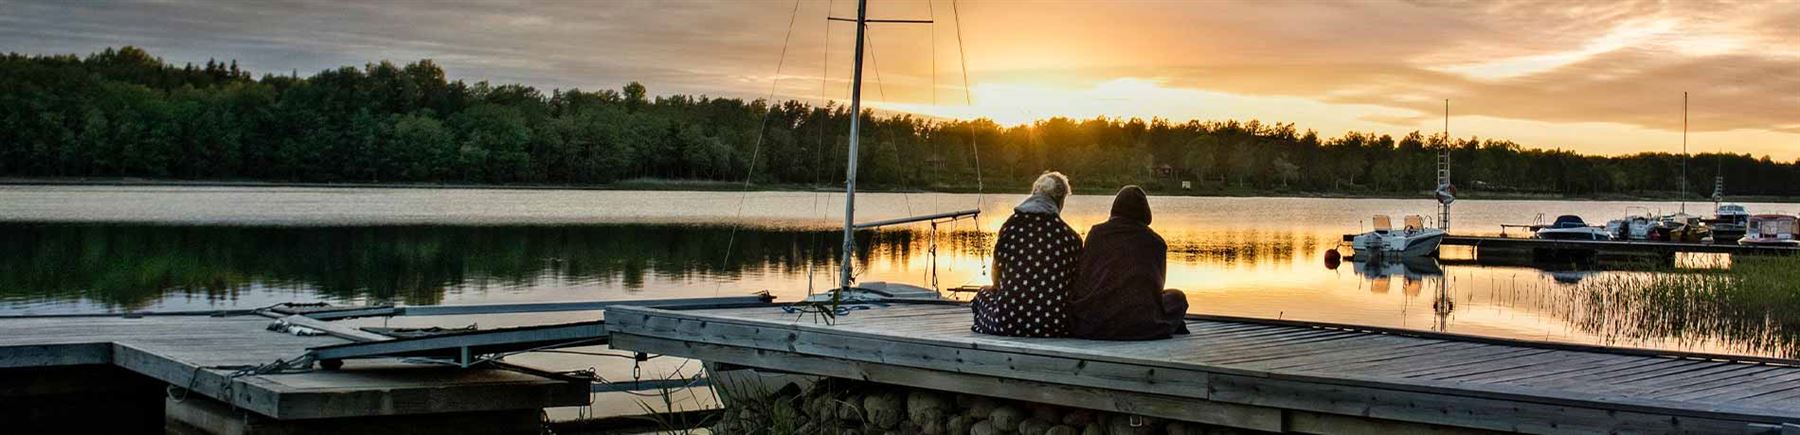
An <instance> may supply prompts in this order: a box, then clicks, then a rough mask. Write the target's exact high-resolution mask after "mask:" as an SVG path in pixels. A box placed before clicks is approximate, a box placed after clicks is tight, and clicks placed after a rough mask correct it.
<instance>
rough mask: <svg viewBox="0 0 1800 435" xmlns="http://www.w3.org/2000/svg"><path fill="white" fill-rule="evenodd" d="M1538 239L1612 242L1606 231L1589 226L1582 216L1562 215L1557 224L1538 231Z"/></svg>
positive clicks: (1557, 219) (1557, 218)
mask: <svg viewBox="0 0 1800 435" xmlns="http://www.w3.org/2000/svg"><path fill="white" fill-rule="evenodd" d="M1536 237H1537V238H1539V239H1549V240H1611V239H1612V234H1610V233H1607V231H1606V229H1604V228H1598V227H1594V226H1591V225H1588V224H1587V222H1586V221H1583V220H1581V216H1576V215H1562V216H1557V217H1556V222H1554V223H1551V224H1550V226H1547V227H1544V228H1541V229H1538V230H1537V234H1536Z"/></svg>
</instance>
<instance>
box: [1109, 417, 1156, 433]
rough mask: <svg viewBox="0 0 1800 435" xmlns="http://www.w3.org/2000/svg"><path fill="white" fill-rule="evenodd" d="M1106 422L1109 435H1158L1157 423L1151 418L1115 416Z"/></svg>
mask: <svg viewBox="0 0 1800 435" xmlns="http://www.w3.org/2000/svg"><path fill="white" fill-rule="evenodd" d="M1106 420H1107V422H1106V433H1107V435H1156V421H1155V420H1153V419H1151V418H1150V417H1143V416H1133V415H1123V414H1115V415H1112V416H1110V417H1108V418H1107V419H1106Z"/></svg>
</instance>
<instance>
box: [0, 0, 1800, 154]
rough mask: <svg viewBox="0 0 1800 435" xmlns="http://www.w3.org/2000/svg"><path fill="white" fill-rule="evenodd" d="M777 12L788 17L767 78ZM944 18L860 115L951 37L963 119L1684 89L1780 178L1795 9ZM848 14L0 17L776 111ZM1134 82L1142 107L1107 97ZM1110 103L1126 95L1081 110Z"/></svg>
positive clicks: (1795, 79)
mask: <svg viewBox="0 0 1800 435" xmlns="http://www.w3.org/2000/svg"><path fill="white" fill-rule="evenodd" d="M796 5H798V8H799V10H798V16H799V17H800V18H799V19H798V20H797V21H795V26H794V28H793V34H792V37H791V40H790V41H789V44H788V46H787V48H786V50H787V56H786V58H785V59H778V56H779V55H780V53H781V52H782V50H783V39H784V37H785V36H788V31H789V27H788V25H787V24H788V22H789V18H790V12H791V11H794V7H795V6H796ZM950 6H951V4H950V2H948V1H945V0H936V1H904V2H903V1H881V0H876V1H873V2H871V12H870V13H871V15H872V16H876V17H886V18H932V19H936V20H938V21H939V23H940V24H939V25H937V26H918V25H877V26H871V28H870V31H869V35H870V38H871V39H870V40H871V44H870V47H871V53H870V54H871V56H872V57H873V58H874V59H873V60H872V61H871V62H870V66H871V68H870V69H871V71H869V75H870V82H871V84H870V86H871V88H868V90H867V92H866V94H867V95H868V96H869V97H870V98H871V100H880V101H872V102H873V103H876V104H875V105H876V106H878V107H889V108H896V109H899V110H908V108H910V109H916V110H917V111H920V112H928V113H952V112H954V111H955V110H954V109H946V108H943V107H936V108H933V107H932V106H935V105H954V104H960V102H961V100H962V99H963V93H962V90H961V81H962V79H961V74H960V71H959V70H960V68H961V67H962V65H961V60H962V57H963V56H962V55H963V54H964V53H959V52H958V51H957V49H958V48H959V45H958V44H957V41H958V37H959V35H958V33H959V32H958V30H960V33H961V35H960V38H961V41H962V45H961V46H960V47H961V48H962V49H963V50H966V55H967V59H968V62H969V64H968V65H967V67H968V68H969V74H970V75H971V78H972V81H973V82H974V85H976V86H977V89H989V91H987V92H989V94H990V95H987V96H983V95H981V91H977V93H976V97H978V100H990V99H1011V100H1016V101H997V102H996V101H976V104H977V105H978V106H979V105H989V106H1007V107H1013V109H1008V110H1014V111H1019V110H1023V109H1019V107H1024V106H1028V104H1024V103H1022V102H1023V101H1029V100H1031V99H1032V98H1036V99H1039V100H1045V101H1050V102H1051V103H1055V105H1061V106H1064V107H1063V108H1062V109H1061V110H1060V111H1064V112H1082V113H1086V112H1083V111H1087V112H1091V111H1092V110H1093V109H1095V108H1102V109H1109V110H1111V111H1114V112H1121V113H1115V114H1127V113H1129V114H1151V115H1155V114H1160V115H1161V116H1165V117H1169V118H1176V119H1185V118H1190V117H1202V118H1216V117H1251V116H1255V117H1260V118H1263V119H1264V120H1267V121H1295V122H1299V123H1300V124H1301V125H1300V126H1301V127H1302V128H1305V127H1310V126H1313V125H1319V126H1320V127H1319V128H1320V130H1321V133H1325V134H1333V133H1334V132H1333V131H1332V130H1333V129H1340V128H1341V129H1353V128H1355V129H1362V128H1367V129H1388V128H1394V127H1401V128H1404V127H1406V126H1409V125H1410V126H1415V127H1414V128H1423V129H1427V130H1435V128H1433V127H1430V124H1433V123H1434V120H1437V119H1438V116H1439V115H1438V114H1439V113H1440V112H1441V111H1442V104H1443V100H1444V99H1446V98H1448V99H1451V100H1452V102H1453V108H1454V113H1455V114H1456V115H1457V116H1459V117H1460V116H1469V117H1479V119H1481V120H1482V121H1479V122H1474V121H1471V123H1474V124H1476V125H1478V126H1488V128H1493V129H1496V130H1493V131H1484V132H1483V133H1484V134H1487V135H1489V136H1500V137H1521V138H1523V137H1530V138H1533V140H1535V141H1538V142H1535V143H1527V145H1528V146H1544V147H1558V146H1565V145H1573V146H1578V147H1582V148H1579V149H1585V150H1593V151H1596V152H1599V151H1601V150H1605V151H1604V152H1619V151H1620V150H1629V149H1631V147H1633V146H1639V147H1641V146H1643V145H1642V144H1644V143H1649V142H1666V141H1667V140H1668V138H1667V137H1665V136H1666V135H1669V134H1679V131H1680V127H1681V116H1680V109H1681V106H1680V101H1681V100H1680V99H1681V92H1683V91H1688V92H1690V93H1691V94H1692V114H1691V119H1690V121H1691V125H1692V128H1693V130H1694V131H1695V132H1696V133H1697V134H1711V135H1714V136H1711V137H1716V138H1717V139H1718V140H1721V141H1724V140H1730V141H1734V143H1733V144H1732V145H1733V148H1734V149H1740V150H1743V151H1754V152H1759V153H1771V154H1775V155H1777V156H1781V157H1783V158H1792V157H1796V156H1800V125H1797V124H1796V121H1795V120H1796V116H1797V114H1800V25H1796V24H1795V23H1800V2H1725V3H1713V2H1703V1H1688V2H1660V1H1651V0H1645V1H1620V2H1611V1H1609V2H1547V1H1537V0H1521V1H1485V0H1484V1H1449V2H1437V1H1431V2H1203V3H1181V2H1141V3H1134V2H1125V3H1077V2H1060V1H1057V2H1013V1H1008V2H962V3H960V4H958V5H957V10H956V11H955V12H954V13H953V12H951V11H950ZM833 7H835V8H836V10H834V11H827V10H826V9H828V8H833ZM853 7H854V5H853V4H852V2H842V1H839V2H831V1H829V0H801V1H800V2H798V3H791V2H787V1H778V0H768V1H761V0H750V1H713V2H701V1H645V0H620V1H609V2H574V1H546V2H528V3H516V2H501V1H424V0H397V1H383V2H363V3H346V2H333V1H323V0H318V1H311V0H307V1H270V2H230V1H218V2H211V1H198V0H168V1H161V2H122V3H121V2H104V3H102V2H92V3H90V2H66V1H55V0H0V44H3V45H0V50H10V51H19V52H27V53H86V52H92V51H96V50H99V49H102V48H105V47H108V46H120V45H126V44H131V45H139V46H143V47H146V48H147V49H150V50H151V51H152V52H153V53H157V54H159V55H162V56H165V57H166V58H167V59H168V60H170V61H174V62H204V61H205V60H206V59H208V58H219V59H227V58H229V59H237V60H239V61H240V65H242V66H244V67H246V68H250V69H252V70H255V71H263V72H277V73H286V72H288V71H299V72H302V73H308V72H313V71H318V70H321V69H325V68H331V67H337V66H342V65H360V64H363V63H366V62H370V61H376V60H380V59H391V60H395V61H411V60H415V59H420V58H431V59H434V60H437V61H438V62H439V63H440V64H442V65H444V66H445V68H446V69H447V70H448V71H449V72H450V74H451V76H452V77H453V78H459V79H468V80H491V81H497V82H522V83H526V84H531V85H535V86H539V87H542V88H572V87H579V88H583V89H595V88H616V87H618V86H620V85H622V84H624V83H625V82H628V81H634V80H635V81H642V82H644V83H645V84H646V85H648V86H650V88H651V89H652V91H653V92H656V93H677V92H679V93H699V94H711V95H724V96H736V97H762V96H765V95H767V94H766V93H767V92H768V91H769V89H770V85H771V81H773V80H774V79H776V78H777V77H779V79H780V80H778V81H776V82H775V83H774V85H775V89H776V90H777V94H778V95H779V96H781V97H788V98H802V99H813V98H820V97H823V98H829V99H841V98H844V96H845V95H847V92H846V88H847V81H848V76H849V69H850V68H849V65H848V62H847V60H848V59H849V57H850V50H849V48H850V45H849V43H848V39H849V38H850V33H851V32H850V31H851V26H850V25H849V24H846V23H828V22H826V21H824V20H823V17H824V16H826V15H828V14H831V15H837V16H848V15H851V14H852V13H853V10H852V8H853ZM952 18H960V19H961V20H963V22H962V23H956V22H955V21H954V20H953V19H952ZM828 32H829V33H828ZM778 60H779V61H780V62H781V63H780V64H781V70H780V72H779V74H777V73H776V65H777V62H778ZM827 60H829V64H828V63H827ZM877 78H878V80H877ZM1121 80H1126V81H1124V82H1121ZM1133 80H1135V81H1136V82H1133ZM877 83H879V84H877ZM1133 83H1135V84H1138V85H1143V84H1146V83H1147V84H1149V85H1150V86H1151V87H1150V88H1130V89H1123V90H1121V89H1120V88H1116V86H1121V85H1129V84H1133ZM1109 84H1110V85H1109ZM1106 86H1115V88H1110V89H1111V90H1110V91H1109V90H1107V89H1108V88H1106ZM1007 89H1011V90H1013V91H1019V90H1025V91H1022V92H1027V94H1026V95H1019V94H1016V92H1015V94H1012V95H1010V96H1009V95H1008V94H1006V93H1005V92H1002V91H1005V90H1007ZM1033 89H1035V90H1033ZM1095 92H1098V93H1099V94H1095ZM1107 92H1115V93H1117V92H1124V93H1127V94H1131V95H1134V96H1133V97H1130V98H1126V99H1123V100H1116V101H1115V100H1104V99H1100V98H1094V97H1095V96H1096V95H1105V94H1106V93H1107ZM1027 97H1030V98H1027ZM1083 98H1086V99H1087V100H1090V101H1082V99H1083ZM1109 101H1110V102H1109ZM934 103H935V104H934ZM1045 104H1049V103H1045ZM1038 109H1043V110H1037V113H1039V114H1042V115H1053V114H1061V113H1050V112H1051V110H1050V109H1051V108H1050V107H1039V108H1038ZM1149 109H1157V110H1161V111H1157V110H1149ZM1309 123H1310V124H1313V125H1309ZM1504 128H1517V129H1531V130H1530V131H1525V130H1520V131H1505V130H1502V129H1504ZM1473 130H1474V131H1482V130H1479V129H1473ZM1546 130H1547V131H1546ZM1462 131H1469V130H1462ZM1677 139H1678V138H1677Z"/></svg>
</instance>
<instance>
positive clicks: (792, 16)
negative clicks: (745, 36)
mask: <svg viewBox="0 0 1800 435" xmlns="http://www.w3.org/2000/svg"><path fill="white" fill-rule="evenodd" d="M799 18H800V0H794V9H793V11H792V12H789V15H788V28H787V34H786V35H784V36H782V37H781V56H780V57H779V58H776V59H775V75H774V76H772V77H770V78H769V97H768V98H766V99H764V100H763V102H764V104H771V105H772V104H774V103H773V101H774V100H775V91H776V90H778V89H780V85H781V67H782V66H785V65H786V64H787V52H788V46H789V45H790V43H792V42H793V40H794V23H795V22H797V21H798V19H799ZM774 113H775V108H774V107H773V106H769V107H764V108H763V117H762V122H761V126H759V127H757V130H756V145H755V146H753V147H751V149H750V165H749V166H746V167H745V168H744V187H743V189H741V190H740V192H739V193H738V205H737V216H736V217H734V218H732V220H731V235H730V236H728V237H726V239H725V261H724V262H723V263H722V264H720V265H719V267H720V268H721V270H725V269H730V268H731V250H732V247H733V245H735V244H737V232H738V228H739V227H742V226H743V222H744V201H745V200H747V199H749V198H750V180H751V177H753V176H755V175H756V158H757V157H758V156H759V155H760V154H761V153H762V143H763V138H764V137H766V136H768V132H769V116H770V115H773V114H774ZM724 286H725V281H724V280H719V281H718V285H717V286H714V287H713V294H714V295H715V296H716V295H718V293H719V289H720V288H722V287H724Z"/></svg>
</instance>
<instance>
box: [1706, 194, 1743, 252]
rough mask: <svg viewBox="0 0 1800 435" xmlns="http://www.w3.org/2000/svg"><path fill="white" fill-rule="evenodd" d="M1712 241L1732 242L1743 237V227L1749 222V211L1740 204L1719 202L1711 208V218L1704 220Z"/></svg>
mask: <svg viewBox="0 0 1800 435" xmlns="http://www.w3.org/2000/svg"><path fill="white" fill-rule="evenodd" d="M1705 224H1706V227H1707V230H1708V232H1709V235H1710V237H1711V240H1708V241H1710V242H1713V243H1732V242H1736V241H1738V239H1741V238H1743V237H1744V228H1746V227H1747V226H1749V224H1750V211H1749V210H1747V209H1745V208H1744V206H1742V205H1737V204H1719V206H1718V207H1717V208H1715V209H1714V210H1713V218H1712V219H1707V220H1706V221H1705Z"/></svg>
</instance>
